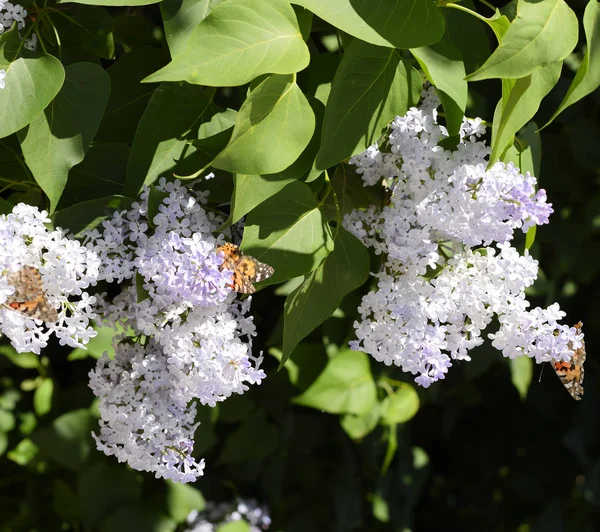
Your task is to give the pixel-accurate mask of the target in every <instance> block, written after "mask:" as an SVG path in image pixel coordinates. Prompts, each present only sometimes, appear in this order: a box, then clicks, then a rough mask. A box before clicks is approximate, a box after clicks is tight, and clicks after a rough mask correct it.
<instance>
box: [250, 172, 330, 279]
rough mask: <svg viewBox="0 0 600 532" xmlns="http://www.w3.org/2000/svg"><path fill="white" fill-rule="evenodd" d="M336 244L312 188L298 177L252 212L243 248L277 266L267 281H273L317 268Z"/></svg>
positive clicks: (274, 266)
mask: <svg viewBox="0 0 600 532" xmlns="http://www.w3.org/2000/svg"><path fill="white" fill-rule="evenodd" d="M332 244H333V243H332V238H331V230H330V229H329V225H328V224H327V222H326V220H325V218H324V216H323V213H322V212H321V211H320V209H319V208H318V206H317V203H316V202H315V199H314V198H313V195H312V193H311V191H310V188H309V187H308V186H307V185H305V184H304V183H299V182H297V181H295V182H292V183H290V184H289V185H287V186H286V187H285V188H284V189H283V190H282V191H281V192H279V193H277V194H275V195H274V196H271V197H270V198H269V199H268V200H266V201H264V202H263V203H261V204H260V205H259V206H258V207H256V208H255V209H254V210H253V211H252V212H251V213H250V214H249V215H248V218H247V219H246V226H245V229H244V238H243V240H242V250H243V251H244V252H245V253H248V254H249V255H252V256H253V257H256V258H257V259H258V260H260V261H261V262H265V263H266V264H269V265H271V266H273V268H274V269H275V273H274V274H273V276H272V277H271V278H269V279H267V280H266V281H265V284H273V283H280V282H281V281H285V280H286V279H291V278H292V277H298V276H299V275H303V274H305V273H307V272H309V271H312V270H314V269H315V268H316V267H317V266H318V265H319V264H320V263H321V261H322V260H323V259H324V258H325V257H326V256H327V255H328V254H329V252H330V251H331V249H332V247H333V245H332Z"/></svg>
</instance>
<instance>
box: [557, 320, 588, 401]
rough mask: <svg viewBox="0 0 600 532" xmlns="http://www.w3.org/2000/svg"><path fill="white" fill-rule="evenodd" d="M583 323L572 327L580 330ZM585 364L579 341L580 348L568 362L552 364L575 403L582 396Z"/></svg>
mask: <svg viewBox="0 0 600 532" xmlns="http://www.w3.org/2000/svg"><path fill="white" fill-rule="evenodd" d="M582 326H583V323H581V322H579V323H578V324H577V325H575V326H574V327H575V328H576V329H577V330H581V327H582ZM584 362H585V344H584V342H583V340H582V341H581V347H580V348H579V349H575V350H574V352H573V356H572V357H571V360H569V362H554V371H556V374H557V375H558V376H559V378H560V381H561V382H562V383H563V385H564V387H565V388H566V389H567V391H568V392H569V393H570V394H571V397H572V398H573V399H575V400H577V401H579V400H580V399H581V397H582V396H583V363H584Z"/></svg>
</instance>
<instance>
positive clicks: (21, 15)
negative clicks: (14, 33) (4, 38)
mask: <svg viewBox="0 0 600 532" xmlns="http://www.w3.org/2000/svg"><path fill="white" fill-rule="evenodd" d="M26 16H27V10H26V9H24V8H23V6H21V5H19V4H13V3H11V2H0V35H1V34H2V33H4V32H5V31H6V30H9V29H10V28H11V27H12V25H13V24H14V23H15V22H16V23H17V29H18V30H19V31H21V30H22V29H23V28H24V27H25V17H26Z"/></svg>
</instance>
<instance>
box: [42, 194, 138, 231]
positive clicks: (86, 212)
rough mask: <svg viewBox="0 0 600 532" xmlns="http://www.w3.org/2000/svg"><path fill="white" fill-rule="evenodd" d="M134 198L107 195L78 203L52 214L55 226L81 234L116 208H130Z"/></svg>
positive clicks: (109, 215) (107, 216)
mask: <svg viewBox="0 0 600 532" xmlns="http://www.w3.org/2000/svg"><path fill="white" fill-rule="evenodd" d="M132 202H133V200H132V199H131V198H126V197H125V196H107V197H106V198H99V199H96V200H91V201H84V202H81V203H76V204H74V205H72V206H70V207H67V208H66V209H62V210H60V211H56V212H55V213H54V214H53V215H52V217H51V218H52V223H53V225H54V227H63V228H65V229H69V230H71V231H72V232H73V234H74V236H78V235H80V234H81V233H82V232H83V231H85V230H87V229H93V228H94V227H96V226H97V225H99V224H100V223H101V222H102V220H105V219H106V218H109V217H111V216H112V215H113V213H114V211H116V210H123V209H127V208H129V206H130V205H131V203H132Z"/></svg>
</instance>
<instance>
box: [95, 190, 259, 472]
mask: <svg viewBox="0 0 600 532" xmlns="http://www.w3.org/2000/svg"><path fill="white" fill-rule="evenodd" d="M156 190H157V191H158V192H159V193H162V194H163V195H164V198H163V200H162V202H161V204H160V205H159V207H158V213H157V214H156V215H155V216H154V217H153V218H152V219H151V220H148V198H149V195H150V191H149V189H145V190H144V191H143V193H142V194H141V199H140V201H139V202H136V203H134V204H133V205H132V207H131V209H130V210H128V211H122V212H116V213H115V214H114V215H113V217H112V219H110V220H108V221H105V222H104V223H103V226H102V231H101V232H100V231H98V230H93V231H91V232H90V233H89V234H88V239H87V245H88V247H89V248H90V249H92V250H93V251H94V252H95V253H96V254H97V255H98V256H99V257H100V260H101V261H102V264H103V268H102V274H101V276H100V279H102V280H106V281H109V282H113V281H117V282H118V283H122V284H123V289H122V291H121V293H120V294H119V295H117V296H116V297H115V298H114V299H113V300H112V301H107V300H106V299H103V300H102V301H101V302H100V305H99V307H100V310H99V313H100V314H101V316H102V317H103V319H104V320H106V321H107V322H108V323H110V324H112V325H114V326H117V325H120V326H122V327H123V329H125V330H130V331H133V334H134V337H135V338H137V340H138V341H137V342H134V341H133V338H131V337H128V338H122V339H121V341H120V342H119V343H118V344H117V346H116V356H115V358H114V359H110V358H109V357H108V356H107V355H105V356H104V357H103V358H101V359H100V360H99V361H98V364H97V367H96V369H95V370H94V371H92V372H91V373H90V387H91V388H92V390H93V391H94V393H95V394H96V395H97V396H98V397H99V398H100V413H101V421H100V425H101V430H100V433H99V434H98V435H95V438H96V441H97V444H98V447H99V449H101V450H103V451H104V452H105V453H106V454H109V455H115V456H116V457H117V458H118V460H119V461H126V462H127V463H128V464H129V465H130V466H131V467H133V468H134V469H138V470H145V471H153V472H154V473H155V474H156V476H157V477H164V478H170V479H173V480H175V481H177V482H189V481H193V480H195V479H196V478H197V477H198V476H200V475H202V471H203V468H204V461H203V460H201V461H199V462H197V461H196V460H195V459H194V458H193V457H192V455H191V453H192V450H193V444H194V440H193V436H194V431H195V429H196V425H195V424H194V419H195V414H196V406H195V405H196V403H197V402H200V403H201V404H203V405H209V406H215V405H216V404H217V403H218V402H220V401H224V400H225V399H226V398H227V397H229V396H230V395H232V394H233V393H238V394H242V393H244V392H245V391H247V390H248V385H249V384H257V383H260V382H261V381H262V379H264V377H265V374H264V372H263V371H262V370H261V369H260V363H261V361H262V357H258V358H255V357H253V356H252V336H253V335H254V334H255V327H254V323H253V321H252V318H251V317H248V316H246V315H247V313H248V311H249V309H250V304H251V298H247V299H245V300H244V301H240V300H238V299H236V295H235V292H233V291H232V290H231V289H230V288H229V284H230V282H231V272H229V271H227V270H224V271H220V270H219V266H220V265H221V263H222V260H223V257H222V256H221V255H220V254H218V253H217V252H216V251H215V250H216V246H217V245H218V244H220V243H222V241H220V240H219V238H222V236H221V237H219V238H217V237H215V236H213V234H212V232H213V231H215V229H216V228H217V227H218V226H219V225H220V223H221V220H219V219H218V218H216V217H215V216H214V215H212V214H211V213H208V212H207V211H205V210H204V208H203V207H202V204H203V203H204V202H205V201H206V198H205V196H204V195H203V194H201V193H194V192H193V191H190V190H189V189H187V188H185V187H182V186H181V185H180V183H179V182H177V181H176V182H174V183H168V182H167V181H166V180H165V179H164V178H163V179H161V180H160V182H159V185H158V187H156ZM129 280H133V281H135V282H133V283H129V282H128V281H129ZM140 285H141V288H140Z"/></svg>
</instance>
